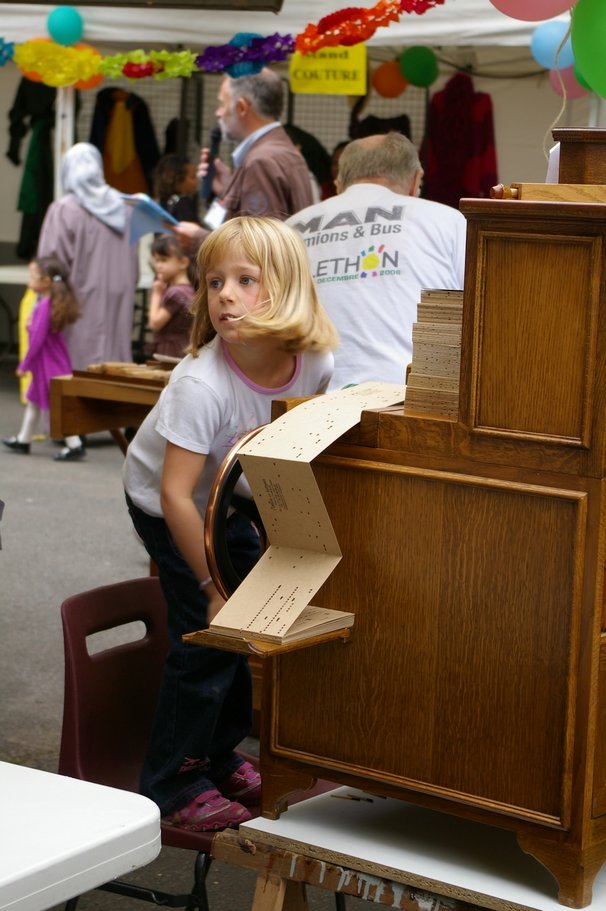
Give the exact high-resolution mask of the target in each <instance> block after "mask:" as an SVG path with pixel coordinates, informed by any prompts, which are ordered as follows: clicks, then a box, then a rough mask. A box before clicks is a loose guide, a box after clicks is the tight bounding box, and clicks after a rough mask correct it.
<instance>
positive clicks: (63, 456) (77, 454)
mask: <svg viewBox="0 0 606 911" xmlns="http://www.w3.org/2000/svg"><path fill="white" fill-rule="evenodd" d="M85 455H86V452H85V450H84V446H74V447H73V449H70V448H69V446H66V448H65V449H62V450H61V452H57V453H55V455H54V456H53V459H54V460H55V462H79V461H80V460H81V459H83V458H84V457H85Z"/></svg>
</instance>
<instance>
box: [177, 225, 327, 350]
mask: <svg viewBox="0 0 606 911" xmlns="http://www.w3.org/2000/svg"><path fill="white" fill-rule="evenodd" d="M238 247H239V248H240V249H241V250H242V252H243V253H244V255H245V257H246V258H247V259H248V260H250V262H251V263H254V265H255V266H257V267H258V268H259V269H260V271H261V278H260V281H261V285H262V286H263V288H264V289H265V292H266V296H267V298H268V300H267V304H266V305H265V306H264V307H262V308H260V309H259V310H258V311H256V312H255V313H254V314H250V315H249V316H248V317H247V318H246V320H243V321H242V322H241V323H240V335H241V337H242V338H249V339H253V338H258V337H260V336H263V335H272V336H274V337H276V338H278V339H281V340H282V341H283V343H284V349H285V350H286V351H291V352H293V353H294V354H298V353H300V352H302V351H332V350H333V349H334V348H336V347H337V345H338V335H337V331H336V329H335V328H334V326H333V324H332V323H331V321H330V319H329V318H328V315H327V313H326V311H325V310H324V308H323V306H322V304H321V303H320V299H319V297H318V293H317V291H316V286H315V283H314V280H313V277H312V274H311V270H310V267H309V260H308V258H307V251H306V249H305V244H304V243H303V241H302V239H301V236H300V235H299V233H298V232H297V231H295V230H294V229H293V228H291V227H289V226H288V225H286V224H284V222H282V221H279V220H278V219H277V218H265V217H256V216H252V215H242V216H239V217H238V218H231V219H229V221H226V222H225V223H224V224H223V225H221V227H220V228H217V229H216V230H214V231H212V232H211V233H210V234H209V235H208V237H207V238H206V240H205V241H204V243H203V244H202V246H201V247H200V250H199V251H198V257H197V264H198V274H199V276H200V286H199V288H198V290H197V292H196V294H195V296H194V299H193V302H192V311H193V314H194V322H193V326H192V333H191V345H190V349H189V350H190V351H191V353H192V354H193V356H194V357H195V356H196V355H197V353H198V349H199V348H200V347H201V346H202V345H205V344H207V343H208V342H209V341H211V339H213V338H214V336H215V335H216V333H215V330H214V328H213V326H212V323H211V321H210V317H209V314H208V294H207V287H206V275H207V273H208V271H209V270H210V269H212V268H213V267H214V266H215V265H216V264H217V263H218V262H219V261H221V260H223V259H227V258H228V257H229V256H230V255H231V254H232V251H233V250H234V248H238Z"/></svg>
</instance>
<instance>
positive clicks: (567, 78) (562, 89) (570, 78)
mask: <svg viewBox="0 0 606 911" xmlns="http://www.w3.org/2000/svg"><path fill="white" fill-rule="evenodd" d="M558 73H559V75H560V76H561V77H562V82H560V80H559V78H558ZM549 81H550V83H551V87H552V89H553V90H554V92H555V93H556V94H557V95H561V96H562V97H566V98H582V97H583V95H587V94H588V92H587V89H586V88H584V87H583V86H582V85H581V84H580V83H579V82H578V81H577V77H576V75H575V72H574V66H567V67H565V69H563V70H550V72H549Z"/></svg>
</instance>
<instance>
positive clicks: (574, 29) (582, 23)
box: [570, 0, 606, 98]
mask: <svg viewBox="0 0 606 911" xmlns="http://www.w3.org/2000/svg"><path fill="white" fill-rule="evenodd" d="M571 15H572V23H571V29H570V39H571V41H572V50H573V51H574V66H575V74H576V77H577V80H578V82H579V83H580V84H581V85H583V86H587V88H589V89H591V90H592V91H593V92H595V93H596V94H597V95H601V97H602V98H606V54H605V53H604V48H606V3H605V2H604V0H578V2H577V3H576V4H575V6H574V7H573V8H572V11H571Z"/></svg>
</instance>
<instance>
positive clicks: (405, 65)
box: [398, 45, 438, 88]
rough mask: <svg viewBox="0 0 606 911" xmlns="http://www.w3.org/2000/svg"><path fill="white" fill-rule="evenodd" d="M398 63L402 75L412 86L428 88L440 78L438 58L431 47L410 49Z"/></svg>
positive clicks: (420, 46) (418, 46)
mask: <svg viewBox="0 0 606 911" xmlns="http://www.w3.org/2000/svg"><path fill="white" fill-rule="evenodd" d="M398 62H399V64H400V69H401V71H402V75H403V76H404V77H405V79H406V80H407V81H408V82H409V83H410V85H416V86H418V87H419V88H427V86H429V85H431V84H432V82H435V81H436V79H437V78H438V58H437V57H436V55H435V54H434V52H433V51H432V50H431V48H429V47H423V46H422V45H415V46H414V47H409V48H407V49H406V50H405V51H404V53H403V54H401V55H400V58H399V61H398Z"/></svg>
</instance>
